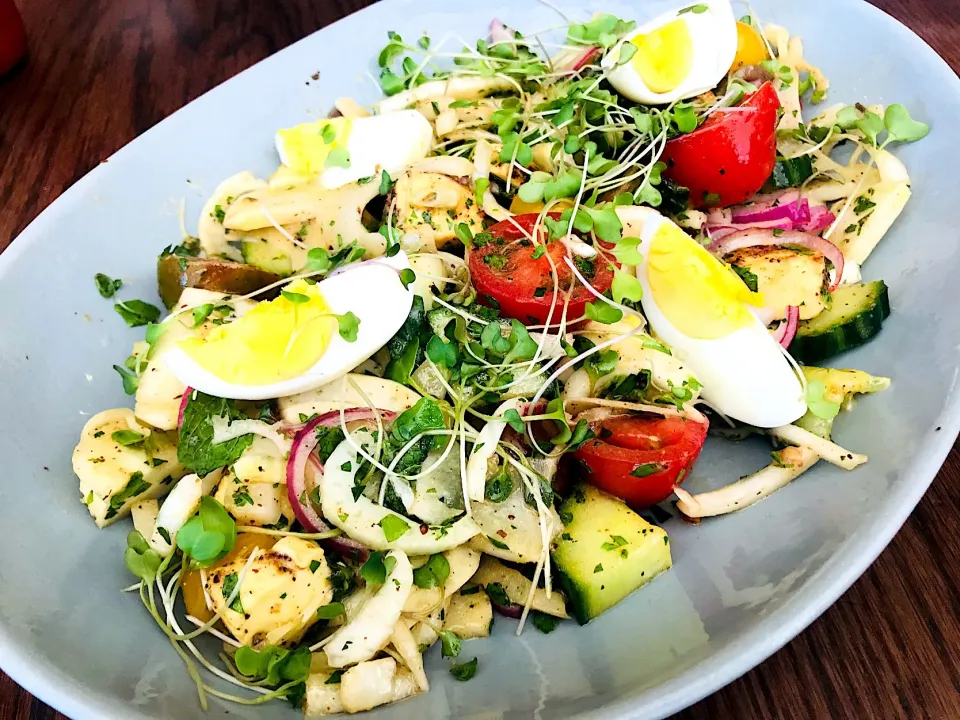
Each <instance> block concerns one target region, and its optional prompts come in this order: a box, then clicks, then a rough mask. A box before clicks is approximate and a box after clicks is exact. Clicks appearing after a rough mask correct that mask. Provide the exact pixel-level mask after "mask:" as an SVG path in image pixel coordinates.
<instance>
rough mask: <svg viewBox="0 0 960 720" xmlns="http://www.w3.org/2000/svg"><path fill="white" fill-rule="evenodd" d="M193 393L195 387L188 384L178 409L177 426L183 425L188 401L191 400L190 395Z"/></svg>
mask: <svg viewBox="0 0 960 720" xmlns="http://www.w3.org/2000/svg"><path fill="white" fill-rule="evenodd" d="M191 395H193V388H192V387H190V386H189V385H187V387H185V388H184V389H183V395H181V396H180V409H179V410H177V427H178V428H181V427H183V414H184V413H185V412H186V411H187V403H188V402H190V396H191Z"/></svg>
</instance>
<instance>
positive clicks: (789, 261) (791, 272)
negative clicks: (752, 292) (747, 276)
mask: <svg viewBox="0 0 960 720" xmlns="http://www.w3.org/2000/svg"><path fill="white" fill-rule="evenodd" d="M724 260H725V261H726V262H728V263H730V264H731V265H735V266H737V267H739V268H743V269H745V270H749V271H750V272H752V273H753V274H754V275H756V276H757V288H756V289H757V292H759V293H761V294H762V295H763V297H764V300H765V301H766V305H767V308H768V309H770V310H772V311H773V312H774V313H775V314H776V317H783V316H784V314H785V311H786V308H787V306H788V305H796V306H798V307H799V308H800V319H801V320H809V319H810V318H812V317H816V316H817V315H819V314H820V313H821V312H823V309H824V298H823V291H824V289H825V287H826V286H828V285H829V277H828V275H827V261H826V258H824V256H823V255H822V254H821V253H818V252H810V251H809V250H803V249H794V248H789V247H776V246H757V247H748V248H741V249H740V250H736V251H734V252H732V253H730V254H729V255H727V256H726V257H725V258H724Z"/></svg>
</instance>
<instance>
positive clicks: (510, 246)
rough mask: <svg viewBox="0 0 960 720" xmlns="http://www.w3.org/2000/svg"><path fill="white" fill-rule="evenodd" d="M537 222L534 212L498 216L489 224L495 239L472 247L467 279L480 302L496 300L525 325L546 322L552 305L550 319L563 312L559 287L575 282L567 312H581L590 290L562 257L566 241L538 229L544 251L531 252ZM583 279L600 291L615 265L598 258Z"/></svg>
mask: <svg viewBox="0 0 960 720" xmlns="http://www.w3.org/2000/svg"><path fill="white" fill-rule="evenodd" d="M550 217H551V218H553V219H554V220H556V219H557V218H559V217H560V215H559V214H552V215H551V216H550ZM536 223H537V214H536V213H531V214H529V215H517V216H515V217H513V218H512V219H511V220H504V221H503V222H499V223H497V224H496V225H494V226H492V227H491V228H490V229H489V230H487V232H488V233H489V234H490V235H492V236H493V242H488V243H487V244H485V245H482V246H480V247H477V248H472V249H471V250H470V259H469V262H470V279H471V281H472V282H473V286H474V287H475V288H476V289H477V293H478V294H479V299H480V302H482V303H484V304H486V305H495V306H496V307H498V308H499V309H500V313H501V314H502V315H503V316H504V317H509V318H514V319H516V320H519V321H520V322H522V323H526V324H528V325H534V324H538V323H545V322H546V321H547V316H548V315H549V314H550V308H551V306H552V307H553V317H552V319H551V322H552V323H557V322H559V321H560V315H561V313H562V312H563V293H564V292H566V291H567V290H568V289H569V288H570V287H571V285H574V286H575V287H574V290H573V293H572V294H571V295H570V303H569V305H568V306H567V318H568V319H570V320H574V319H576V318H580V317H582V316H583V312H584V308H585V307H586V304H587V303H588V302H589V301H591V300H593V299H594V296H593V294H592V293H591V292H590V291H588V290H587V289H585V288H584V287H583V285H581V284H580V283H579V281H578V280H577V279H576V277H574V275H573V273H572V272H571V271H570V268H569V267H567V264H566V263H565V262H564V261H563V258H564V257H566V255H567V248H566V246H565V245H564V244H563V243H561V242H558V241H556V240H553V241H547V237H546V233H545V232H544V228H541V230H540V238H539V241H540V242H541V243H545V244H546V252H545V253H544V254H543V255H542V256H541V257H538V258H534V257H533V254H534V252H535V251H536V248H535V247H534V245H533V243H532V242H530V240H529V239H528V238H529V236H530V235H531V234H532V233H533V228H534V227H535V226H536ZM517 226H519V227H517ZM548 254H549V256H550V258H551V259H552V260H553V263H554V265H556V268H557V280H558V284H559V292H558V295H557V299H556V302H554V301H553V277H552V275H551V272H550V260H548V259H547V255H548ZM587 279H588V280H590V281H591V284H592V285H593V287H594V288H595V289H596V290H597V292H600V293H603V292H605V291H607V290H609V289H610V285H611V283H612V282H613V271H612V270H610V268H609V267H608V263H606V262H603V261H599V260H598V261H597V262H596V263H594V272H593V277H589V276H587ZM491 301H492V302H491Z"/></svg>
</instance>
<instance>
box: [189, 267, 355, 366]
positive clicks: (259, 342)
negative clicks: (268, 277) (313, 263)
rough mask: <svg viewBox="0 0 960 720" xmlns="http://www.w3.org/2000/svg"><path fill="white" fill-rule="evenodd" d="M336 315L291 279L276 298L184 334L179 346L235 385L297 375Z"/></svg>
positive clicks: (312, 359)
mask: <svg viewBox="0 0 960 720" xmlns="http://www.w3.org/2000/svg"><path fill="white" fill-rule="evenodd" d="M336 331H337V319H336V318H335V317H334V316H333V314H332V313H331V310H330V307H329V306H328V305H327V303H326V301H325V300H324V299H323V296H322V295H321V294H320V290H319V289H318V287H317V286H316V285H311V284H309V283H307V282H306V281H304V280H295V281H294V282H292V283H290V284H289V285H288V286H287V287H286V289H285V290H284V292H283V294H282V295H281V296H280V297H278V298H277V299H276V300H271V301H270V302H261V303H258V304H257V306H256V307H255V308H253V309H252V310H250V311H249V312H247V313H246V314H245V315H244V316H243V317H241V318H239V319H238V320H236V321H234V322H232V323H229V324H227V325H221V326H219V327H216V328H214V329H213V330H212V331H210V333H209V334H208V335H207V336H206V337H205V338H189V339H187V340H184V341H182V342H181V343H180V348H181V349H182V350H183V351H184V352H185V353H186V354H187V355H188V356H189V357H191V358H192V359H193V360H194V362H196V363H197V364H198V365H199V366H200V367H202V368H203V369H204V370H206V371H208V372H210V373H212V374H214V375H216V376H217V377H218V378H220V379H221V380H224V381H226V382H229V383H233V384H235V385H267V384H270V383H274V382H279V381H281V380H288V379H290V378H292V377H297V376H298V375H302V374H303V373H304V372H306V371H307V370H309V369H310V368H311V367H313V365H314V364H315V363H316V362H317V361H318V360H319V359H320V358H321V357H322V356H323V353H324V352H325V351H326V349H327V346H328V345H329V344H330V339H331V338H332V337H333V333H335V332H336Z"/></svg>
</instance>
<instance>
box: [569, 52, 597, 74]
mask: <svg viewBox="0 0 960 720" xmlns="http://www.w3.org/2000/svg"><path fill="white" fill-rule="evenodd" d="M599 54H600V48H598V47H590V48H587V49H586V50H584V51H583V52H582V53H581V54H580V56H579V57H578V58H577V59H576V60H574V62H573V67H572V68H570V69H571V70H573V71H574V72H577V71H578V70H582V69H583V68H584V67H586V66H587V65H589V64H590V63H591V62H593V59H594V58H595V57H596V56H597V55H599Z"/></svg>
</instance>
